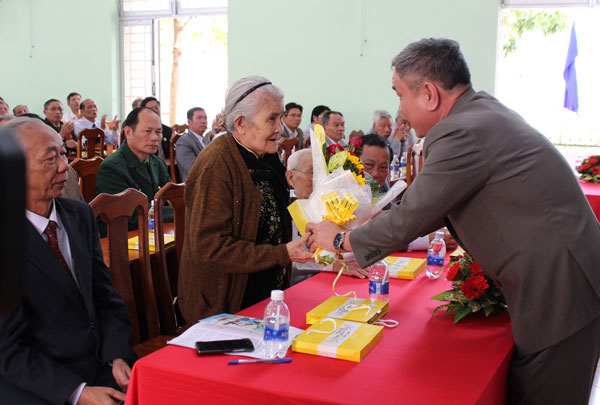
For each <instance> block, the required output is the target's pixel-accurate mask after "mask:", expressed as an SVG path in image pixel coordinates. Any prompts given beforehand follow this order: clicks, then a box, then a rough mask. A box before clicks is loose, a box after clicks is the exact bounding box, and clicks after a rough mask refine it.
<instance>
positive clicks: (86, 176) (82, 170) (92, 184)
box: [69, 156, 104, 203]
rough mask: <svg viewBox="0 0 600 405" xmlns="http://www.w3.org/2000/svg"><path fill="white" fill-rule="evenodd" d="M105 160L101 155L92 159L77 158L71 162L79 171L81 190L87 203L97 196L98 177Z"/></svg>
mask: <svg viewBox="0 0 600 405" xmlns="http://www.w3.org/2000/svg"><path fill="white" fill-rule="evenodd" d="M103 160H104V159H102V158H101V157H100V156H95V157H93V158H92V159H82V158H77V159H75V160H74V161H72V162H71V163H70V164H69V166H71V167H72V168H73V169H75V171H76V172H77V176H78V177H79V190H80V191H81V194H82V195H83V199H84V200H85V202H86V203H90V202H91V201H92V200H93V199H94V197H96V177H97V175H98V168H99V167H100V164H102V161H103Z"/></svg>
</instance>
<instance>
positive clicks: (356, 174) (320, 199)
mask: <svg viewBox="0 0 600 405" xmlns="http://www.w3.org/2000/svg"><path fill="white" fill-rule="evenodd" d="M310 136H311V153H312V160H313V192H312V194H311V195H310V197H309V198H308V199H306V200H297V201H296V202H294V203H293V204H292V205H291V206H290V207H289V208H288V209H289V211H290V213H291V214H292V218H293V219H294V221H295V222H296V225H297V226H298V229H299V230H300V232H301V233H304V226H305V224H306V222H317V223H318V222H321V221H323V220H330V221H332V222H334V223H335V224H337V225H339V226H342V227H343V228H345V229H352V228H354V227H356V226H359V225H361V224H363V223H365V222H366V221H368V220H369V219H370V218H372V217H374V216H375V215H377V214H378V213H379V212H381V210H382V209H383V207H385V206H386V205H387V204H389V203H390V202H391V201H392V200H393V199H394V198H395V197H396V196H398V195H399V194H400V193H401V192H402V191H403V190H404V189H405V188H406V183H404V182H402V181H399V182H397V183H396V184H394V186H393V187H392V188H391V189H390V190H389V191H388V192H387V193H386V194H385V195H384V196H383V197H381V198H379V199H378V200H377V202H376V203H373V195H372V192H371V187H370V186H369V185H368V184H365V173H364V172H363V164H362V162H361V161H360V159H359V158H358V156H357V154H356V152H358V151H359V150H360V148H361V147H362V140H361V139H360V138H353V139H352V140H351V143H350V145H349V146H348V147H346V148H344V147H343V146H341V145H339V144H335V145H331V146H329V147H327V146H326V144H325V131H324V130H323V127H322V126H321V125H315V130H314V133H311V135H310ZM293 206H295V208H293ZM298 208H299V209H298ZM317 251H318V253H317V254H316V255H315V260H316V261H317V262H318V263H321V264H331V262H333V261H334V260H336V257H337V255H336V254H335V253H334V252H327V251H323V250H322V249H317Z"/></svg>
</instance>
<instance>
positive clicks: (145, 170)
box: [96, 142, 173, 236]
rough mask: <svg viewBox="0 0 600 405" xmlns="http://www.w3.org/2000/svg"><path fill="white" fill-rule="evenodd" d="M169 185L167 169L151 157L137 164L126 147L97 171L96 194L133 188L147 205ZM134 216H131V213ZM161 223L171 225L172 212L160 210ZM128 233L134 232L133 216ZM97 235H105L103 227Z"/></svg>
mask: <svg viewBox="0 0 600 405" xmlns="http://www.w3.org/2000/svg"><path fill="white" fill-rule="evenodd" d="M170 181H171V177H170V176H169V172H168V170H167V165H166V164H165V162H164V161H163V160H162V159H161V158H159V157H157V156H155V155H150V156H148V163H144V162H142V161H140V160H139V159H138V158H137V156H135V155H134V154H133V152H132V151H131V149H129V146H127V143H126V142H125V143H123V144H122V145H121V147H120V148H119V149H118V150H117V151H116V152H114V153H112V154H111V155H109V156H108V157H107V158H106V159H104V162H102V164H101V165H100V169H98V177H97V179H96V193H97V194H100V193H107V194H118V193H120V192H121V191H124V190H126V189H127V188H135V189H137V190H139V191H141V192H142V193H144V194H146V196H147V197H148V203H150V201H152V199H154V194H156V192H157V191H158V190H159V188H160V187H162V186H164V185H165V184H167V183H168V182H170ZM134 214H135V213H134ZM164 220H165V221H166V222H173V210H172V208H171V207H164ZM128 222H129V230H133V229H137V226H138V225H137V215H132V216H131V218H129V221H128ZM99 225H100V234H101V235H102V236H104V235H105V234H106V227H105V226H104V225H103V224H100V221H99Z"/></svg>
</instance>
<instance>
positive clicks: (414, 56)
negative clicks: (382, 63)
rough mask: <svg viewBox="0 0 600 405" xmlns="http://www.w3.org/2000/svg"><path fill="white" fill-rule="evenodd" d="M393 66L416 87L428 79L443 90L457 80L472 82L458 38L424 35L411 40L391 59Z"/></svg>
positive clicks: (468, 83) (452, 85)
mask: <svg viewBox="0 0 600 405" xmlns="http://www.w3.org/2000/svg"><path fill="white" fill-rule="evenodd" d="M392 68H394V70H395V71H396V73H397V74H398V76H400V77H401V78H403V80H405V81H406V82H407V84H409V85H410V86H412V88H413V90H414V89H416V88H417V87H418V86H419V85H421V84H422V83H423V81H425V80H431V81H435V82H437V83H439V84H440V85H441V86H442V88H443V89H444V90H451V89H453V88H454V86H456V85H457V84H464V85H470V84H471V73H470V72H469V66H468V65H467V62H466V60H465V57H464V56H463V54H462V52H461V51H460V46H459V45H458V42H456V41H453V40H451V39H446V38H424V39H421V40H420V41H416V42H412V43H410V44H408V45H407V46H406V48H404V49H403V50H402V51H401V52H400V53H399V54H398V55H396V56H395V57H394V59H392Z"/></svg>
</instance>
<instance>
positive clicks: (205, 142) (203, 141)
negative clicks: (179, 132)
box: [188, 129, 210, 149]
mask: <svg viewBox="0 0 600 405" xmlns="http://www.w3.org/2000/svg"><path fill="white" fill-rule="evenodd" d="M188 132H189V133H190V134H192V135H194V136H195V137H196V139H198V142H200V145H202V148H203V149H204V148H206V147H207V146H208V144H209V143H210V142H209V140H208V139H206V138H205V137H203V136H202V135H198V134H197V133H195V132H194V131H192V130H191V129H188Z"/></svg>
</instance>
